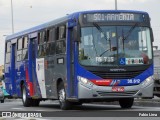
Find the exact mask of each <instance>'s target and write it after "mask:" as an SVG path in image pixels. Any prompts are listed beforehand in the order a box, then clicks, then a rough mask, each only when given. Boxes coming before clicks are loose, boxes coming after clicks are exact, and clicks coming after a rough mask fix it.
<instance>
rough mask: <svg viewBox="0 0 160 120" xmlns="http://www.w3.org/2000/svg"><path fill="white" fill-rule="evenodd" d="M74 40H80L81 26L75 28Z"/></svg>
mask: <svg viewBox="0 0 160 120" xmlns="http://www.w3.org/2000/svg"><path fill="white" fill-rule="evenodd" d="M73 40H74V42H80V28H79V27H78V26H75V27H74V28H73Z"/></svg>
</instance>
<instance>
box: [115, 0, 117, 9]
mask: <svg viewBox="0 0 160 120" xmlns="http://www.w3.org/2000/svg"><path fill="white" fill-rule="evenodd" d="M115 10H117V0H115Z"/></svg>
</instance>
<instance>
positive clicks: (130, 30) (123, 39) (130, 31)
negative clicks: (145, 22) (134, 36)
mask: <svg viewBox="0 0 160 120" xmlns="http://www.w3.org/2000/svg"><path fill="white" fill-rule="evenodd" d="M137 25H138V22H137V23H135V25H133V26H132V27H131V28H130V29H129V31H128V32H127V34H126V36H125V37H124V33H123V29H122V43H123V50H124V41H125V40H127V39H128V37H129V35H130V34H131V33H132V31H133V30H134V29H135V27H136V26H137Z"/></svg>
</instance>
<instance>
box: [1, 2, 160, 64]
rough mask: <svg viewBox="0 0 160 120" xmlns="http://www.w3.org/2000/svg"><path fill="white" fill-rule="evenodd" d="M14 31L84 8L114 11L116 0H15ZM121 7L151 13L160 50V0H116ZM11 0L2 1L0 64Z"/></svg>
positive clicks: (9, 16) (155, 43)
mask: <svg viewBox="0 0 160 120" xmlns="http://www.w3.org/2000/svg"><path fill="white" fill-rule="evenodd" d="M12 2H13V18H14V32H15V33H16V32H19V31H22V30H25V29H28V28H31V27H34V26H36V25H39V24H42V23H45V22H48V21H51V20H54V19H56V18H59V17H63V16H65V15H67V14H71V13H73V12H77V11H84V10H114V9H115V0H12ZM117 6H118V10H139V11H146V12H148V13H149V15H150V18H151V26H152V28H153V34H154V43H153V45H154V46H159V49H160V42H159V41H158V40H160V13H159V11H160V0H117ZM11 18H12V17H11V0H0V65H3V64H4V46H5V44H4V41H5V37H6V35H10V34H12V19H11Z"/></svg>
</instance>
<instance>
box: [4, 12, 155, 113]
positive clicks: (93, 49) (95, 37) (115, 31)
mask: <svg viewBox="0 0 160 120" xmlns="http://www.w3.org/2000/svg"><path fill="white" fill-rule="evenodd" d="M152 42H153V33H152V28H151V25H150V17H149V15H148V13H146V12H143V11H131V10H93V11H83V12H76V13H73V14H70V15H67V16H65V17H63V18H60V19H56V20H53V21H51V22H48V23H45V24H42V25H39V26H36V27H33V28H31V29H28V30H25V31H22V32H19V33H16V34H13V35H10V36H7V38H6V41H5V85H6V90H7V92H8V93H9V94H10V95H11V96H12V97H14V98H22V102H23V105H24V106H26V107H29V106H38V105H39V103H40V101H42V100H59V103H60V108H61V109H64V110H65V109H70V108H71V107H72V106H73V105H81V104H82V103H86V102H94V101H96V102H98V101H106V102H107V101H108V102H110V101H119V104H120V106H121V108H131V107H132V105H133V102H134V98H152V97H153V85H154V84H153V83H154V82H153V78H152V75H153V55H152Z"/></svg>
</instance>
